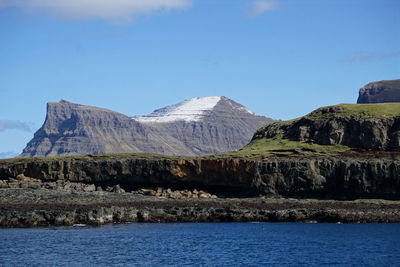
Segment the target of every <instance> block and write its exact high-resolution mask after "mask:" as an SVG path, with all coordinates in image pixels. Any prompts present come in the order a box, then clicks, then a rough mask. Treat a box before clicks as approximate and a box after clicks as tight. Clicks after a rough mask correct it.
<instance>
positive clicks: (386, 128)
mask: <svg viewBox="0 0 400 267" xmlns="http://www.w3.org/2000/svg"><path fill="white" fill-rule="evenodd" d="M276 136H282V137H283V138H286V139H289V140H293V141H303V142H311V143H316V144H319V145H345V146H349V147H352V148H356V149H362V150H373V151H400V116H397V117H378V118H368V117H366V118H361V117H355V116H343V117H330V118H321V119H318V118H313V117H312V116H305V117H303V118H301V119H299V120H297V121H295V122H293V123H288V124H271V125H268V126H266V127H264V128H262V129H259V130H258V131H257V132H256V133H255V135H254V137H253V140H255V139H260V138H274V137H276Z"/></svg>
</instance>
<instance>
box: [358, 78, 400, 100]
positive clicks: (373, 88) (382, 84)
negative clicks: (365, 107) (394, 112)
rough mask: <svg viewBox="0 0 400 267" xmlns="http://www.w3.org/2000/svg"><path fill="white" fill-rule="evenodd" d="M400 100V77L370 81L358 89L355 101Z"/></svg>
mask: <svg viewBox="0 0 400 267" xmlns="http://www.w3.org/2000/svg"><path fill="white" fill-rule="evenodd" d="M386 102H400V79H399V80H388V81H379V82H372V83H368V84H367V85H365V86H364V87H363V88H361V89H360V93H359V96H358V100H357V103H358V104H367V103H386Z"/></svg>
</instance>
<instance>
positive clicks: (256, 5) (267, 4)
mask: <svg viewBox="0 0 400 267" xmlns="http://www.w3.org/2000/svg"><path fill="white" fill-rule="evenodd" d="M279 6H280V4H279V3H278V2H275V1H270V0H257V1H255V2H253V3H252V4H251V6H250V8H249V10H248V11H247V16H248V17H256V16H259V15H261V14H264V13H266V12H269V11H272V10H275V9H277V8H279Z"/></svg>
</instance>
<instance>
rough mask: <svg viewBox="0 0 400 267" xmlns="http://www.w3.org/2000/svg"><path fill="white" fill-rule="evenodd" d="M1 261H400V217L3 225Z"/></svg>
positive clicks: (16, 263)
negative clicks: (380, 220)
mask: <svg viewBox="0 0 400 267" xmlns="http://www.w3.org/2000/svg"><path fill="white" fill-rule="evenodd" d="M0 265H1V266H400V224H336V223H332V224H330V223H315V224H313V223H168V224H164V223H152V224H147V223H132V224H110V225H105V226H100V227H91V226H85V225H75V226H71V227H47V228H24V229H0Z"/></svg>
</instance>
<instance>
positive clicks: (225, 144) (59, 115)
mask: <svg viewBox="0 0 400 267" xmlns="http://www.w3.org/2000/svg"><path fill="white" fill-rule="evenodd" d="M216 99H217V100H218V101H215V102H216V104H215V105H214V106H213V107H212V109H209V110H206V111H204V112H203V111H201V112H203V113H204V114H203V113H201V114H200V115H201V116H199V115H197V117H195V119H196V120H194V121H191V120H185V119H186V118H185V117H184V118H183V119H182V118H178V120H175V121H166V122H165V121H161V122H158V121H151V120H149V121H142V120H140V119H138V118H131V117H128V116H125V115H123V114H120V113H117V112H113V111H110V110H106V109H102V108H97V107H90V106H83V105H78V104H73V103H70V102H67V101H64V100H62V101H60V102H59V103H48V105H47V115H46V120H45V122H44V124H43V126H42V127H41V128H40V129H39V130H38V131H37V132H36V133H35V135H34V138H33V139H32V140H31V141H30V142H29V143H28V144H27V146H26V148H25V149H24V150H23V153H22V154H21V156H23V157H32V156H56V155H65V154H102V153H137V152H144V153H157V154H165V155H190V156H191V155H202V154H213V153H219V152H226V151H232V150H235V149H238V148H241V147H242V146H244V145H245V144H247V143H248V142H249V140H250V139H251V136H252V134H253V133H254V131H255V130H256V129H257V128H259V127H261V126H262V125H264V124H266V123H268V122H271V121H272V120H271V119H268V118H265V117H261V116H255V115H253V114H252V113H250V112H248V111H246V110H245V109H244V107H243V106H241V105H240V104H238V103H235V102H234V101H232V100H230V99H227V98H224V97H217V98H216ZM178 111H179V110H178ZM186 112H187V111H186ZM197 112H198V111H197ZM167 115H168V114H167ZM189 115H190V114H189ZM149 117H150V116H149ZM150 119H151V117H150Z"/></svg>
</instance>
